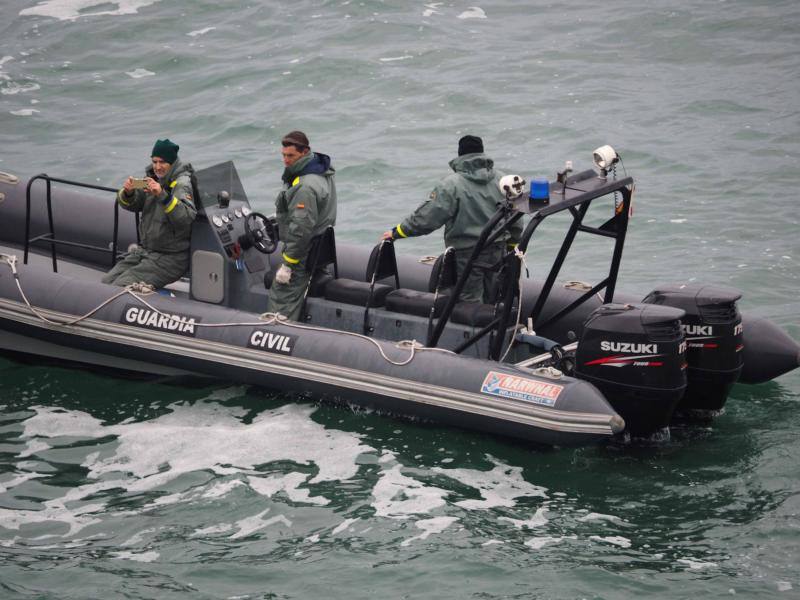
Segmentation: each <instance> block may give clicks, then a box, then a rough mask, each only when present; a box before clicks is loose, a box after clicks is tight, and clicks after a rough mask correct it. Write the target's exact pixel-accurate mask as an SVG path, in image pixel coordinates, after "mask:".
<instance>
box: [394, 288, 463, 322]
mask: <svg viewBox="0 0 800 600" xmlns="http://www.w3.org/2000/svg"><path fill="white" fill-rule="evenodd" d="M435 297H436V295H435V294H433V293H431V292H420V291H417V290H409V289H405V288H401V289H399V290H394V291H393V292H391V293H389V295H388V296H386V310H391V311H394V312H399V313H403V314H406V315H416V316H418V317H424V318H426V319H427V318H428V317H429V316H430V315H431V307H433V317H434V318H436V317H438V316H439V315H440V314H441V313H442V311H443V310H444V307H445V306H446V305H447V299H448V296H446V295H444V294H439V297H438V298H436V304H435V306H434V302H433V300H434V298H435Z"/></svg>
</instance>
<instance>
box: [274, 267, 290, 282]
mask: <svg viewBox="0 0 800 600" xmlns="http://www.w3.org/2000/svg"><path fill="white" fill-rule="evenodd" d="M291 278H292V270H291V269H290V268H289V267H287V266H286V265H281V266H280V268H279V269H278V272H277V273H275V283H279V284H281V285H286V284H287V283H289V280H290V279H291Z"/></svg>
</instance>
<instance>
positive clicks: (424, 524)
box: [400, 517, 458, 546]
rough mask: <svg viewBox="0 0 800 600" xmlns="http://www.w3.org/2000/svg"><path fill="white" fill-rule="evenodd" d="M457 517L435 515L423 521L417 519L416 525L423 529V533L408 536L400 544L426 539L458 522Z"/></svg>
mask: <svg viewBox="0 0 800 600" xmlns="http://www.w3.org/2000/svg"><path fill="white" fill-rule="evenodd" d="M457 521H458V518H457V517H433V518H432V519H424V520H422V521H417V522H416V523H414V525H415V526H416V527H417V528H418V529H422V533H421V534H419V535H416V536H414V537H412V538H408V539H407V540H403V541H402V542H401V543H400V545H401V546H408V545H409V544H411V542H413V541H414V540H424V539H426V538H428V536H430V535H433V534H434V533H441V532H442V531H444V530H445V529H447V528H448V527H450V525H452V524H453V523H455V522H457Z"/></svg>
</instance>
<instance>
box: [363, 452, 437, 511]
mask: <svg viewBox="0 0 800 600" xmlns="http://www.w3.org/2000/svg"><path fill="white" fill-rule="evenodd" d="M401 469H402V466H401V465H395V466H393V467H391V468H390V469H387V470H386V471H383V472H382V473H381V474H380V479H379V480H378V483H376V484H375V487H374V488H373V490H372V495H373V496H374V498H375V501H374V502H373V503H372V506H373V507H374V508H375V515H376V516H379V517H389V518H390V519H405V518H407V517H409V516H410V515H415V514H424V513H428V512H430V511H432V510H433V509H435V508H439V507H440V506H444V504H445V501H444V497H445V496H446V495H447V494H448V492H447V491H446V490H442V489H439V488H437V487H434V486H426V485H425V484H423V483H421V482H419V481H417V480H416V479H412V478H411V477H406V476H405V475H403V474H402V473H401Z"/></svg>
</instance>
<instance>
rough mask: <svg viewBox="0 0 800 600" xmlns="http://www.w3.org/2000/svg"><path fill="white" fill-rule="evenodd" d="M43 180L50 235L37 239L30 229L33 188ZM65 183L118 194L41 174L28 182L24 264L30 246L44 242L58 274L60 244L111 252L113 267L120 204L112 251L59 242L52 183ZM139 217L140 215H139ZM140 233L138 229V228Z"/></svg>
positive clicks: (115, 256)
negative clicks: (54, 217)
mask: <svg viewBox="0 0 800 600" xmlns="http://www.w3.org/2000/svg"><path fill="white" fill-rule="evenodd" d="M37 180H43V181H45V182H46V184H47V195H46V201H47V221H48V224H49V226H50V233H44V234H42V235H38V236H36V237H33V238H31V237H30V234H31V233H30V229H31V188H32V187H33V183H34V181H37ZM53 182H55V183H63V184H66V185H72V186H75V187H80V188H87V189H93V190H100V191H104V192H114V193H115V194H116V193H117V190H116V189H115V188H110V187H107V186H103V185H94V184H91V183H81V182H79V181H70V180H68V179H60V178H58V177H50V176H49V175H47V174H46V173H40V174H39V175H34V176H33V177H31V178H30V179H29V180H28V186H27V189H26V193H25V255H24V259H23V262H24V264H28V253H29V249H30V244H31V243H32V242H44V243H47V244H50V254H51V257H52V260H53V272H55V273H57V272H58V261H57V258H56V246H57V245H59V244H62V245H65V246H76V247H78V248H86V249H88V250H97V251H100V252H110V253H111V266H112V267H113V266H114V264H115V263H116V259H117V247H118V233H119V203H118V202H114V237H113V239H112V244H111V249H110V250H109V249H108V248H103V247H99V246H92V245H90V244H81V243H79V242H71V241H69V240H59V239H57V238H56V233H55V227H54V226H53V202H52V185H51V184H52V183H53ZM137 216H138V215H137ZM137 233H138V228H137Z"/></svg>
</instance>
